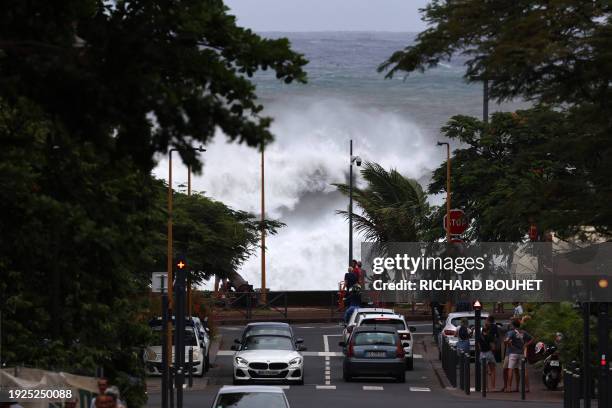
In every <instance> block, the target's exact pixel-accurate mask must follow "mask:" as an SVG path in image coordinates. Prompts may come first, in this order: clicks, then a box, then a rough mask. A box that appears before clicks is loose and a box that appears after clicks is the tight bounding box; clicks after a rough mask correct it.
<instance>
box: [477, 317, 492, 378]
mask: <svg viewBox="0 0 612 408" xmlns="http://www.w3.org/2000/svg"><path fill="white" fill-rule="evenodd" d="M478 345H479V347H480V359H481V361H482V364H486V365H487V373H488V376H489V382H490V388H489V389H491V390H494V389H495V374H496V373H495V363H496V361H495V356H494V355H493V351H494V350H495V337H494V334H493V331H492V330H491V322H490V321H488V320H487V321H486V322H485V326H484V328H483V329H482V331H481V332H480V335H479V336H478Z"/></svg>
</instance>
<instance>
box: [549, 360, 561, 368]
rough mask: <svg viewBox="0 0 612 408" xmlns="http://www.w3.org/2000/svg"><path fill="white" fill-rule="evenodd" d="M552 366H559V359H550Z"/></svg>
mask: <svg viewBox="0 0 612 408" xmlns="http://www.w3.org/2000/svg"><path fill="white" fill-rule="evenodd" d="M550 366H551V367H559V361H558V360H550Z"/></svg>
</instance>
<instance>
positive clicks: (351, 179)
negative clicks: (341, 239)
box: [348, 139, 353, 266]
mask: <svg viewBox="0 0 612 408" xmlns="http://www.w3.org/2000/svg"><path fill="white" fill-rule="evenodd" d="M349 157H350V159H351V162H350V164H349V211H348V212H349V253H348V264H349V266H350V265H351V261H352V260H353V139H351V141H350V147H349Z"/></svg>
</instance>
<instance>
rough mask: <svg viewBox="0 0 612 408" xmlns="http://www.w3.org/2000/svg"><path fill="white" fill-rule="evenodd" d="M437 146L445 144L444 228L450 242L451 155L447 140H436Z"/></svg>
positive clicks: (447, 240)
mask: <svg viewBox="0 0 612 408" xmlns="http://www.w3.org/2000/svg"><path fill="white" fill-rule="evenodd" d="M438 146H446V222H445V223H444V228H445V229H446V242H447V243H450V242H451V234H450V211H451V157H450V144H448V143H447V142H438Z"/></svg>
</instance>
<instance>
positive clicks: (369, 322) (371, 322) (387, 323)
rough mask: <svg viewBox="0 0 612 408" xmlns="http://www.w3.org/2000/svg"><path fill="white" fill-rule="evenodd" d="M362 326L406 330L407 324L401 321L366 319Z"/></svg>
mask: <svg viewBox="0 0 612 408" xmlns="http://www.w3.org/2000/svg"><path fill="white" fill-rule="evenodd" d="M360 326H380V327H391V328H392V329H395V330H406V323H404V321H403V320H399V319H384V318H378V319H366V320H364V321H363V322H362V323H361V325H360Z"/></svg>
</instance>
